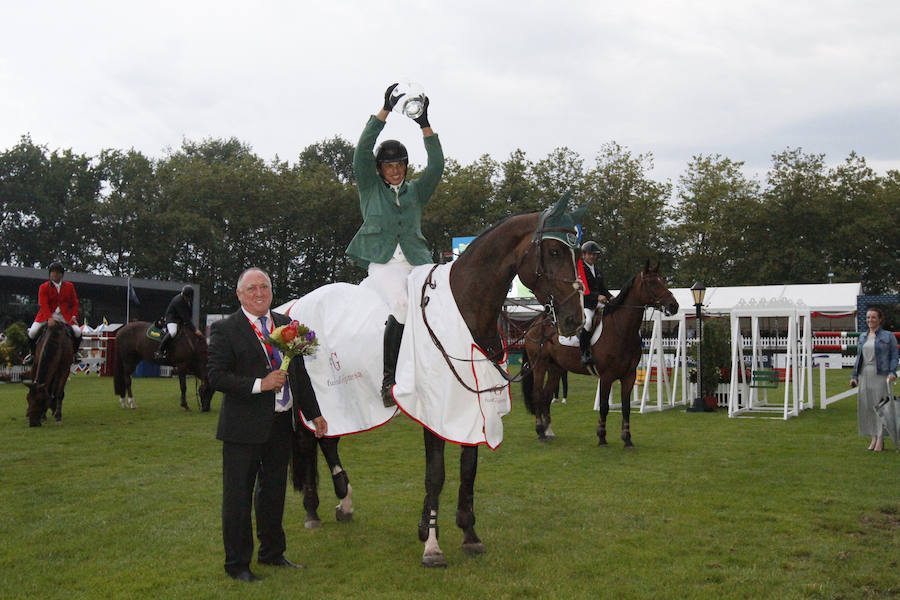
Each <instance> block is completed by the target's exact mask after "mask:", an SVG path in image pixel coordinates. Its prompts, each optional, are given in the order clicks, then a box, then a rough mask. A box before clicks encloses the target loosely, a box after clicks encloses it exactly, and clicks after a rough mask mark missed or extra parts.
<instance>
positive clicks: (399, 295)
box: [359, 246, 413, 324]
mask: <svg viewBox="0 0 900 600" xmlns="http://www.w3.org/2000/svg"><path fill="white" fill-rule="evenodd" d="M412 269H413V267H412V265H411V264H409V262H408V261H407V260H406V257H405V256H404V255H403V252H402V251H401V250H400V246H397V249H396V250H395V251H394V256H392V257H391V260H389V261H388V262H386V263H384V264H378V263H369V276H368V277H366V278H365V279H363V280H362V282H361V283H360V284H359V285H361V286H365V287H367V288H369V289H372V290H374V291H375V292H376V293H377V294H378V295H379V296H380V297H381V299H382V300H384V302H385V303H386V304H387V305H388V310H390V311H391V314H392V315H394V318H395V319H397V322H398V323H401V324H403V323H405V322H406V307H407V305H408V304H409V299H408V295H407V294H408V292H407V286H406V280H407V278H408V277H409V274H410V273H411V272H412Z"/></svg>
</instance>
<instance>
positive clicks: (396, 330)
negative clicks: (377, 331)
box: [381, 315, 403, 406]
mask: <svg viewBox="0 0 900 600" xmlns="http://www.w3.org/2000/svg"><path fill="white" fill-rule="evenodd" d="M384 325H385V326H384V376H383V378H382V380H381V401H382V402H384V405H385V406H394V404H395V402H394V396H393V394H392V393H391V388H392V387H393V386H394V384H395V383H396V376H397V356H398V355H399V354H400V341H401V340H402V339H403V324H402V323H399V322H398V321H397V319H395V318H394V315H391V316H389V317H388V320H387V322H386V323H385V324H384Z"/></svg>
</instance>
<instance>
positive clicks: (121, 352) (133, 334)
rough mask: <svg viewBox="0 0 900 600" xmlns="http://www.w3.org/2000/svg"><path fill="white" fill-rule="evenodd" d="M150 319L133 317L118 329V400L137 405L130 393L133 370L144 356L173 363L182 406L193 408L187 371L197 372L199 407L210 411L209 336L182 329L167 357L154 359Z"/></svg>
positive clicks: (115, 374) (155, 343) (115, 378)
mask: <svg viewBox="0 0 900 600" xmlns="http://www.w3.org/2000/svg"><path fill="white" fill-rule="evenodd" d="M149 329H150V323H148V322H146V321H133V322H131V323H128V324H127V325H124V326H122V327H121V328H120V329H119V331H117V332H116V361H115V367H114V369H113V384H114V387H115V391H116V395H117V396H118V397H119V404H121V405H122V408H125V407H126V406H127V407H130V408H132V409H133V408H136V406H137V405H136V404H135V402H134V395H133V394H132V393H131V374H132V373H134V370H135V369H136V368H137V366H138V363H139V362H141V361H142V360H147V361H150V362H154V363H156V364H158V365H166V366H170V367H174V368H175V370H176V372H177V373H178V383H179V385H180V387H181V407H182V408H184V410H190V407H189V406H188V403H187V398H186V393H187V384H186V381H185V379H186V377H187V374H188V373H191V374H193V375H195V376H196V377H197V378H198V379H199V380H200V389H199V390H198V394H199V396H200V410H201V411H202V412H208V411H209V409H210V402H211V400H212V396H213V389H212V387H211V386H210V385H209V380H208V379H207V377H206V358H207V348H206V338H204V337H202V336H199V335H196V334H194V333H193V332H190V331H188V330H184V329H183V330H182V331H180V332H179V334H178V336H177V337H176V338H175V339H173V340H172V342H171V344H170V345H169V351H168V358H167V359H166V360H164V361H158V360H155V359H154V357H153V355H154V354H155V353H156V351H157V349H158V348H159V342H158V341H157V340H153V339H150V338H149V337H147V331H148V330H149Z"/></svg>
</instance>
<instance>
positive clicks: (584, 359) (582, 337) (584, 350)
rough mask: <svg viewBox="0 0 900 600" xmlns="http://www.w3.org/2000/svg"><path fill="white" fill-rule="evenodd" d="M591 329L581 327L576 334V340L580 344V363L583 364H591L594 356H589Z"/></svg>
mask: <svg viewBox="0 0 900 600" xmlns="http://www.w3.org/2000/svg"><path fill="white" fill-rule="evenodd" d="M593 333H594V332H593V331H587V330H586V329H583V330H582V331H581V333H579V334H578V342H579V343H580V344H581V364H582V365H584V366H587V365H590V364H593V362H594V357H593V356H591V334H593Z"/></svg>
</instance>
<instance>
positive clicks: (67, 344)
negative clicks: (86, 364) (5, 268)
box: [25, 318, 75, 427]
mask: <svg viewBox="0 0 900 600" xmlns="http://www.w3.org/2000/svg"><path fill="white" fill-rule="evenodd" d="M69 332H70V328H69V326H68V325H67V324H65V323H64V322H63V321H60V320H59V319H56V318H51V319H50V320H49V321H48V322H47V325H46V327H45V328H44V332H43V334H42V335H41V338H40V339H39V340H38V342H37V345H36V346H35V352H34V356H35V359H34V365H33V366H32V370H31V373H32V376H31V380H30V382H29V383H27V384H26V385H27V386H28V409H27V411H26V413H25V415H26V417H28V426H29V427H40V426H41V421H42V420H46V415H47V411H48V410H50V411H52V413H53V417H54V418H55V419H56V422H57V423H61V422H62V402H63V397H64V396H65V388H66V381H68V379H69V373H70V370H71V367H72V359H73V358H74V354H75V352H74V348H73V345H72V338H71V334H70V333H69Z"/></svg>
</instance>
